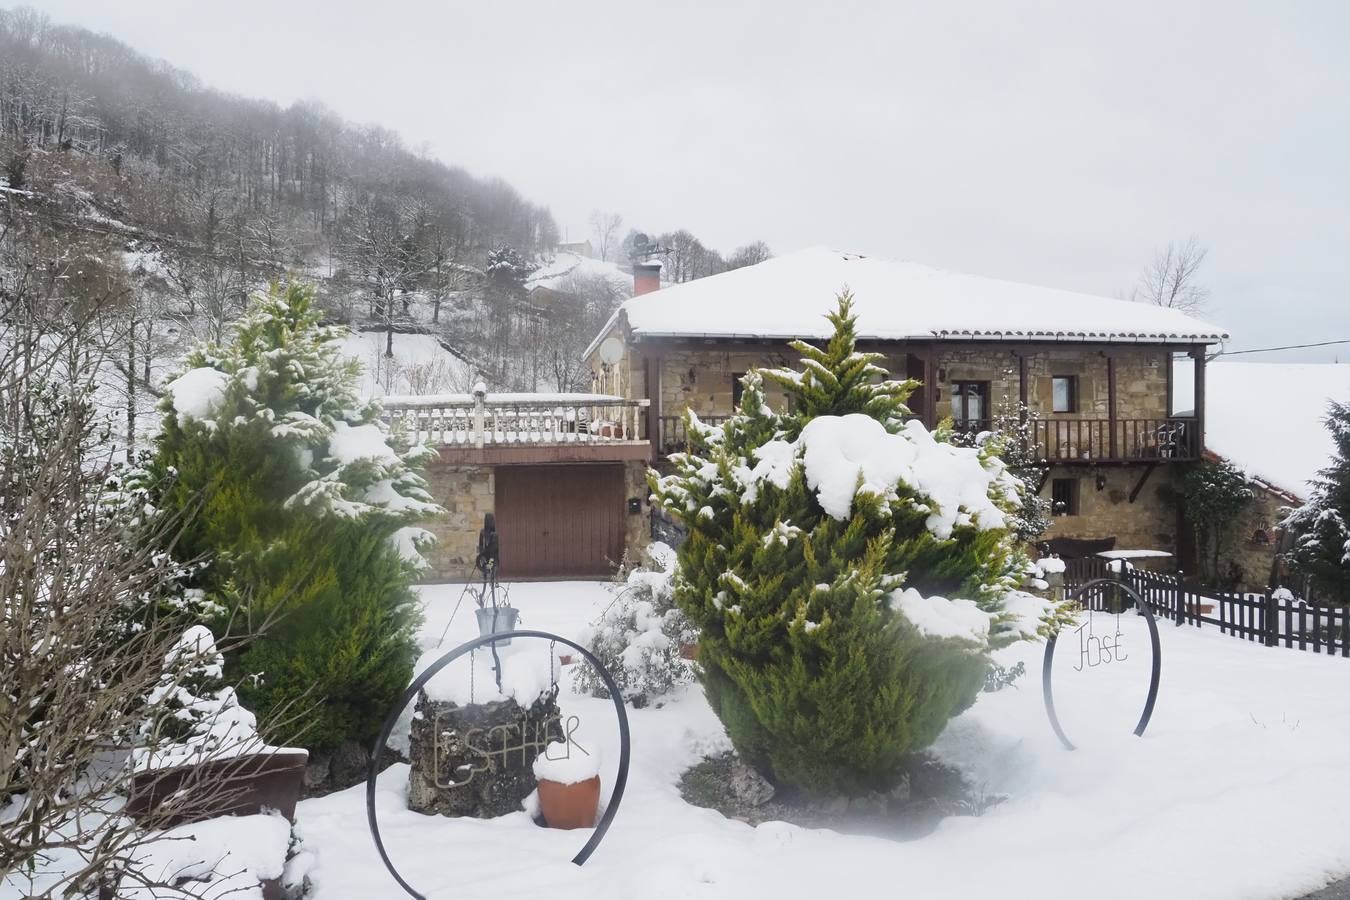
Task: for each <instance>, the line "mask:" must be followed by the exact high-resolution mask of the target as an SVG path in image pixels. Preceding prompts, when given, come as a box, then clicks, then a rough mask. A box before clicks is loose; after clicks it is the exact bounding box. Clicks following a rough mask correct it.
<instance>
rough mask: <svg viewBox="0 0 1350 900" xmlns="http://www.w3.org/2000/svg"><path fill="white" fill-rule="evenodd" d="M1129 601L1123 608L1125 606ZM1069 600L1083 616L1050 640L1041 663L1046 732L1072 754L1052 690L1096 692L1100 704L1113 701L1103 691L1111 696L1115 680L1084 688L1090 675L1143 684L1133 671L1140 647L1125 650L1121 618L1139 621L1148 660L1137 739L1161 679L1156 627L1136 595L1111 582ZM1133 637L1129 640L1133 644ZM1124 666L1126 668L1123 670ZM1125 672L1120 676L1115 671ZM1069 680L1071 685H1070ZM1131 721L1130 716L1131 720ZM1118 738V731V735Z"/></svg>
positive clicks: (1097, 583) (1080, 589)
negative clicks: (1057, 661) (1106, 672)
mask: <svg viewBox="0 0 1350 900" xmlns="http://www.w3.org/2000/svg"><path fill="white" fill-rule="evenodd" d="M1127 598H1128V600H1129V601H1133V602H1132V604H1128V608H1127V603H1126V600H1127ZM1070 599H1071V600H1076V601H1078V602H1079V603H1080V604H1081V605H1082V606H1083V607H1084V611H1083V613H1081V617H1080V621H1079V624H1078V625H1077V627H1075V628H1073V629H1071V630H1068V631H1067V632H1066V633H1061V634H1056V635H1052V636H1051V637H1050V639H1049V640H1048V641H1047V642H1046V644H1045V663H1044V667H1043V669H1042V672H1041V687H1042V692H1043V694H1044V697H1045V714H1046V715H1047V716H1048V717H1049V719H1050V727H1051V728H1053V729H1054V730H1055V735H1056V736H1058V737H1059V740H1060V742H1061V743H1062V744H1063V745H1064V746H1065V748H1067V749H1069V750H1073V749H1075V745H1074V743H1073V741H1071V740H1070V739H1069V737H1068V735H1067V734H1066V733H1065V728H1064V726H1063V724H1062V723H1061V722H1060V717H1059V714H1058V712H1057V711H1056V709H1055V685H1056V683H1059V684H1060V685H1061V689H1062V690H1067V689H1068V688H1070V687H1072V688H1073V689H1074V690H1075V691H1076V692H1081V691H1084V690H1087V691H1092V690H1096V691H1100V692H1102V693H1101V694H1099V699H1100V703H1101V704H1103V705H1104V704H1105V703H1106V702H1107V701H1108V700H1111V699H1114V696H1106V692H1108V691H1112V692H1114V691H1116V690H1117V689H1118V687H1119V685H1120V680H1119V679H1118V678H1117V679H1112V680H1110V681H1102V682H1100V683H1092V682H1084V681H1083V679H1084V678H1091V677H1093V673H1095V672H1100V671H1102V670H1103V669H1106V668H1111V669H1112V670H1115V671H1116V674H1119V675H1121V676H1122V677H1126V678H1134V677H1136V676H1135V675H1134V673H1135V672H1138V676H1137V677H1138V678H1139V679H1141V680H1142V678H1143V677H1145V676H1144V674H1143V669H1142V668H1140V667H1138V666H1136V665H1134V664H1133V663H1132V661H1134V660H1136V657H1137V655H1138V654H1140V653H1142V652H1143V648H1142V645H1140V646H1138V647H1135V646H1131V644H1130V640H1131V638H1130V635H1129V632H1130V631H1131V630H1133V629H1128V628H1125V627H1123V625H1124V623H1123V622H1122V617H1123V616H1138V617H1139V618H1141V619H1143V620H1144V622H1145V623H1146V625H1147V627H1148V638H1149V640H1148V652H1149V654H1150V659H1149V662H1150V664H1149V666H1148V669H1147V673H1148V674H1147V676H1146V677H1147V679H1148V693H1147V695H1146V697H1145V699H1144V709H1143V712H1142V713H1141V714H1140V716H1139V719H1138V721H1137V722H1135V726H1134V733H1135V734H1136V735H1142V734H1143V733H1144V729H1146V728H1147V727H1148V721H1149V719H1150V718H1151V717H1152V716H1153V705H1154V703H1155V702H1156V701H1157V699H1158V682H1159V679H1160V677H1161V674H1162V648H1161V646H1160V644H1159V641H1158V624H1157V622H1156V621H1154V618H1153V611H1152V610H1151V609H1150V608H1149V605H1148V602H1147V601H1146V600H1145V599H1144V598H1143V597H1141V596H1140V595H1139V593H1138V591H1136V590H1135V589H1134V588H1132V587H1130V586H1129V585H1128V584H1125V583H1123V582H1120V581H1116V580H1115V579H1111V578H1099V579H1097V580H1095V581H1089V582H1087V583H1086V584H1083V585H1081V586H1080V587H1078V588H1077V589H1076V590H1074V591H1073V592H1072V593H1071V594H1070ZM1137 637H1138V632H1137V631H1135V633H1134V638H1135V639H1137ZM1057 652H1058V655H1059V657H1060V667H1059V669H1058V670H1056V668H1055V658H1056V655H1057ZM1123 664H1129V665H1123ZM1124 668H1128V669H1129V670H1130V671H1129V672H1125V673H1120V672H1119V671H1118V670H1120V669H1124ZM1070 679H1074V681H1073V682H1072V683H1071V682H1070ZM1131 718H1133V715H1132V714H1131ZM1121 733H1123V728H1122V732H1121Z"/></svg>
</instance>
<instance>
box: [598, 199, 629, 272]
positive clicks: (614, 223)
mask: <svg viewBox="0 0 1350 900" xmlns="http://www.w3.org/2000/svg"><path fill="white" fill-rule="evenodd" d="M622 227H623V216H621V215H619V214H618V213H607V212H601V211H600V210H598V209H597V210H595V211H593V212H592V213H591V230H592V231H593V232H594V233H595V250H596V252H597V253H599V254H600V259H601V260H602V261H603V262H609V255H610V253H611V252H612V251H614V250H617V249H618V239H619V229H620V228H622Z"/></svg>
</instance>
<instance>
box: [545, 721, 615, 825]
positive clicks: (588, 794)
mask: <svg viewBox="0 0 1350 900" xmlns="http://www.w3.org/2000/svg"><path fill="white" fill-rule="evenodd" d="M599 773H600V759H599V755H598V754H596V753H591V754H590V755H587V754H586V753H585V752H584V751H582V750H581V749H580V748H578V747H577V746H576V745H575V744H570V743H567V744H565V743H562V742H561V741H554V742H553V743H551V744H549V745H548V748H547V749H545V751H544V752H543V753H541V754H539V756H538V757H536V758H535V760H534V777H535V778H537V779H538V780H539V811H540V812H541V813H542V814H543V816H544V822H545V823H546V824H547V825H548V827H549V828H560V829H564V830H570V829H573V828H593V827H595V819H596V815H597V814H598V812H599V809H600V774H599Z"/></svg>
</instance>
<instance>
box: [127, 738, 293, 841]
mask: <svg viewBox="0 0 1350 900" xmlns="http://www.w3.org/2000/svg"><path fill="white" fill-rule="evenodd" d="M308 761H309V754H308V753H306V752H305V751H304V750H285V751H278V752H264V753H253V754H249V755H247V756H236V757H226V758H217V759H208V760H207V761H205V762H202V763H198V764H197V765H190V766H176V767H174V768H171V769H153V770H150V771H146V772H137V773H136V774H135V776H133V778H132V781H131V792H130V796H129V797H128V799H127V803H126V806H125V807H124V810H125V812H126V813H127V814H128V815H129V816H131V817H132V818H133V819H140V818H145V817H146V816H149V815H151V814H152V813H157V812H158V811H159V808H160V804H162V803H163V802H165V801H166V800H168V799H169V798H171V797H173V796H174V795H176V794H184V793H185V794H186V802H185V803H184V806H185V807H186V808H187V810H188V811H189V812H188V813H187V814H185V815H177V816H168V817H165V818H164V819H161V820H160V821H158V822H157V823H156V824H158V825H164V826H173V825H180V824H183V823H186V822H199V821H202V820H203V819H210V818H215V817H216V816H249V815H254V814H256V813H260V812H262V811H263V810H264V809H275V810H277V811H279V812H280V813H281V814H282V815H283V816H285V817H286V818H287V819H289V820H290V821H292V822H294V821H295V803H296V801H297V800H298V799H299V798H300V788H301V786H302V785H303V784H304V780H305V763H307V762H308Z"/></svg>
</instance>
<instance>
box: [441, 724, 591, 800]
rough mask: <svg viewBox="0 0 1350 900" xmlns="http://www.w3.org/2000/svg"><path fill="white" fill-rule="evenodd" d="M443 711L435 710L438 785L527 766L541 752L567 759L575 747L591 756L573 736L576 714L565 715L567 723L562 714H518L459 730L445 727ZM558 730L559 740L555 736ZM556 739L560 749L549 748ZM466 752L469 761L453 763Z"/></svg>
mask: <svg viewBox="0 0 1350 900" xmlns="http://www.w3.org/2000/svg"><path fill="white" fill-rule="evenodd" d="M446 715H447V713H445V712H444V711H442V712H439V713H437V716H436V721H435V735H436V740H435V760H436V776H435V777H436V786H437V787H439V788H457V787H463V786H464V785H466V784H468V783H469V782H470V781H472V780H473V778H474V776H475V775H477V774H479V773H480V772H499V771H502V770H504V769H508V768H526V769H528V768H529V767H530V766H532V765H533V764H534V761H535V759H536V758H537V757H538V756H539V755H540V754H541V753H542V754H543V755H544V756H545V758H547V759H550V760H552V759H570V758H571V755H572V753H573V752H574V751H575V752H577V753H581V754H582V755H584V756H590V752H589V751H587V750H586V748H585V747H583V746H582V745H581V744H580V743H578V742H577V740H576V737H575V734H576V731H577V729H578V728H579V727H580V725H581V719H580V718H579V717H578V716H568V717H567V718H566V724H564V720H563V717H562V715H561V714H557V715H553V716H549V717H548V718H546V719H542V720H541V719H533V718H530V717H529V716H521V717H520V719H519V721H518V722H516V723H514V724H509V725H493V726H492V727H490V728H470V729H468V730H467V731H464V732H463V733H461V732H459V731H458V730H457V729H455V728H454V727H447V726H448V723H447V722H446V718H445V717H446ZM560 733H561V736H562V740H561V741H559V740H558V739H557V736H558V735H559V734H560ZM555 743H561V744H562V745H563V750H562V751H561V752H558V751H556V750H553V749H552V745H553V744H555ZM466 755H467V756H468V757H469V762H467V763H460V764H458V765H455V764H454V762H455V760H462V759H464V758H465V756H466ZM447 769H449V771H446V770H447Z"/></svg>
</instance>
